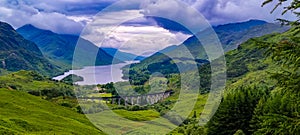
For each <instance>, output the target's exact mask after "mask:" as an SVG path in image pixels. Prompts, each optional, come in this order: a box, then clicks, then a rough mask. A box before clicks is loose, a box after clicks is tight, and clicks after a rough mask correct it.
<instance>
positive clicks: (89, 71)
mask: <svg viewBox="0 0 300 135" xmlns="http://www.w3.org/2000/svg"><path fill="white" fill-rule="evenodd" d="M137 62H138V61H127V62H126V63H121V64H114V65H107V66H89V67H84V68H83V69H79V70H70V71H68V72H65V73H64V74H63V75H60V76H57V77H54V78H53V79H55V80H62V79H63V78H65V77H67V76H68V75H70V74H75V75H78V76H81V77H83V78H84V81H82V82H76V84H78V85H94V84H106V83H110V82H120V81H125V80H123V79H122V76H123V73H122V70H121V68H122V67H124V66H126V65H129V64H132V63H137Z"/></svg>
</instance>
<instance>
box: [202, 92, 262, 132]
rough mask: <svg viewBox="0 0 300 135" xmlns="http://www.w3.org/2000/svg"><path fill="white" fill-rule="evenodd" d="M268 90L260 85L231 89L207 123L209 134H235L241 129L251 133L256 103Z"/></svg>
mask: <svg viewBox="0 0 300 135" xmlns="http://www.w3.org/2000/svg"><path fill="white" fill-rule="evenodd" d="M267 93H268V92H267V90H266V89H265V88H260V87H253V88H250V87H241V88H238V89H235V90H231V91H230V92H229V93H227V94H226V95H225V97H224V99H223V100H222V102H221V104H220V106H219V109H218V111H217V112H216V114H215V115H214V116H213V118H212V119H211V120H210V121H209V123H208V124H207V128H208V132H207V134H208V135H214V134H219V135H227V134H234V133H235V132H236V131H237V130H239V129H241V130H243V131H244V132H245V133H246V134H249V133H250V121H251V119H252V115H253V112H254V109H255V107H256V104H257V103H258V101H259V100H260V98H261V96H263V95H267Z"/></svg>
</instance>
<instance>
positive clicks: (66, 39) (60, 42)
mask: <svg viewBox="0 0 300 135" xmlns="http://www.w3.org/2000/svg"><path fill="white" fill-rule="evenodd" d="M17 32H18V33H20V34H21V35H22V36H24V37H25V38H26V39H28V40H30V41H33V42H34V43H36V44H37V45H38V47H39V48H40V49H41V51H42V52H43V54H44V55H46V56H47V57H49V58H50V59H51V60H53V61H55V62H58V63H65V64H68V65H71V64H72V61H73V53H74V50H75V47H76V44H77V42H78V40H79V41H80V43H81V44H83V45H84V47H82V48H79V49H78V52H77V53H78V54H80V57H78V58H77V60H76V61H77V62H78V63H80V65H81V66H92V65H90V64H89V63H87V62H86V61H88V60H90V59H92V58H93V57H96V61H95V65H109V64H111V63H112V61H113V57H112V56H110V55H109V54H107V53H106V52H105V51H104V50H102V49H100V48H98V47H97V46H95V45H94V44H93V43H91V42H89V41H87V40H85V39H82V38H79V37H78V36H75V35H62V34H56V33H53V32H51V31H48V30H42V29H39V28H36V27H34V26H32V25H25V26H23V27H21V28H19V29H17ZM77 47H78V46H77ZM96 51H98V53H97V54H96V56H93V54H91V52H96ZM121 62H122V61H121V60H118V59H115V60H114V63H121Z"/></svg>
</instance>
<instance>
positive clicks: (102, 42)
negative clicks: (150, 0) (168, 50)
mask: <svg viewBox="0 0 300 135" xmlns="http://www.w3.org/2000/svg"><path fill="white" fill-rule="evenodd" d="M129 18H134V19H133V20H130V19H129ZM148 19H149V18H145V17H144V16H143V14H142V13H141V10H126V11H114V12H107V13H103V14H99V15H98V16H97V17H94V20H93V21H92V22H91V23H90V24H89V25H87V26H86V28H85V30H84V32H83V33H82V37H83V38H85V39H87V40H89V41H92V42H93V43H94V44H96V45H98V46H101V47H113V48H119V49H120V50H121V51H124V52H129V53H134V54H137V55H144V56H148V55H151V54H153V53H155V52H157V51H159V50H161V49H164V48H165V47H168V46H169V45H177V44H180V43H182V42H183V41H184V40H186V39H187V38H188V37H190V36H191V35H187V34H183V33H180V32H170V31H169V30H167V29H164V28H162V27H158V26H156V23H155V21H154V20H152V19H151V18H150V20H148Z"/></svg>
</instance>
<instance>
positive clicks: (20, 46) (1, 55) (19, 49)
mask: <svg viewBox="0 0 300 135" xmlns="http://www.w3.org/2000/svg"><path fill="white" fill-rule="evenodd" d="M0 44H1V46H0V61H1V64H0V68H1V70H0V71H1V73H0V74H5V72H10V71H19V70H22V69H23V70H35V71H37V72H40V73H42V74H44V75H49V76H51V75H55V74H59V73H60V70H61V69H60V68H59V67H58V66H55V65H54V64H52V63H51V62H50V61H48V60H47V59H46V58H45V57H44V56H43V54H42V53H41V51H40V50H39V48H38V46H37V45H36V44H34V43H33V42H31V41H28V40H26V39H24V38H23V37H22V36H21V35H20V34H18V33H17V32H16V31H15V30H14V29H13V28H12V27H11V26H10V25H9V24H7V23H4V22H0Z"/></svg>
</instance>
